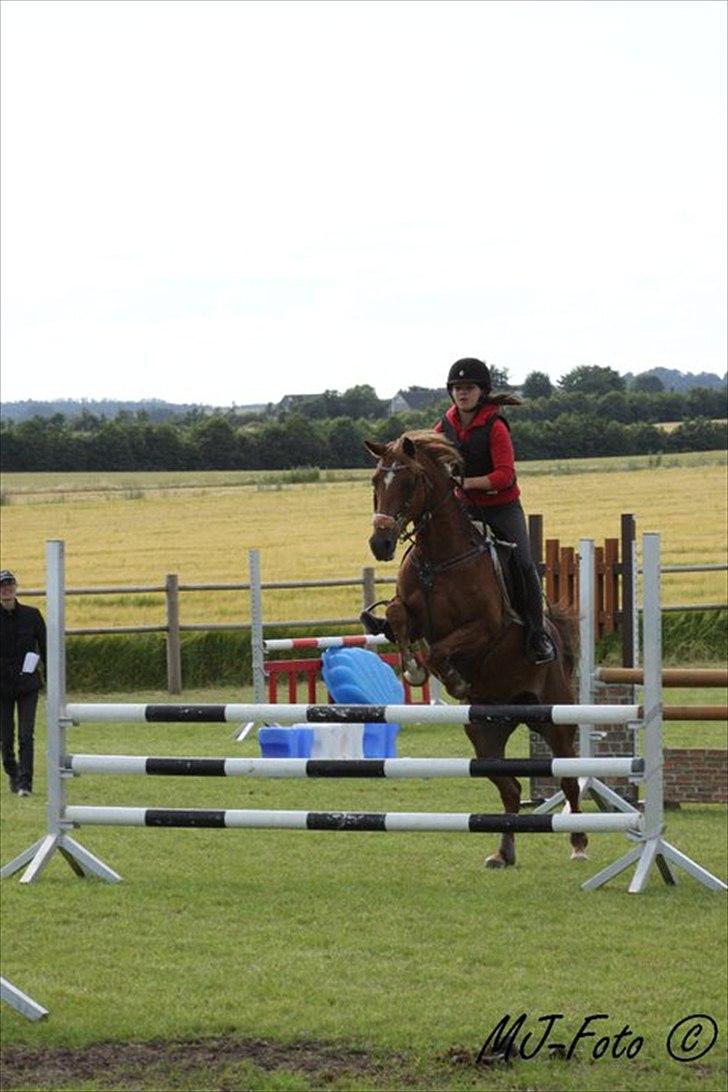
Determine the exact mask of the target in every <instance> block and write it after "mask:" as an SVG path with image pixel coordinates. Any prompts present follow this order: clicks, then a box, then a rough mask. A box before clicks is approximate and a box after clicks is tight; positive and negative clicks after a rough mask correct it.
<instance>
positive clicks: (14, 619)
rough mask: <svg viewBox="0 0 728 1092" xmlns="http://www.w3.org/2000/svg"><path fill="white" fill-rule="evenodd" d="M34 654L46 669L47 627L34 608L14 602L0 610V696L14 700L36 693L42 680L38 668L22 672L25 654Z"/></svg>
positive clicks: (41, 616)
mask: <svg viewBox="0 0 728 1092" xmlns="http://www.w3.org/2000/svg"><path fill="white" fill-rule="evenodd" d="M28 652H37V653H39V655H40V658H41V663H42V664H43V668H44V669H45V666H46V627H45V622H44V621H43V615H42V614H41V613H40V611H39V610H37V609H36V607H26V606H25V604H23V603H18V601H17V600H16V601H15V607H14V608H13V610H5V608H4V607H0V694H2V696H3V697H15V696H16V695H18V694H27V693H29V692H30V691H31V690H39V689H40V687H41V686H42V679H41V675H40V671H39V670H38V668H36V669H35V671H32V672H23V670H22V667H23V660H24V659H25V656H26V653H28Z"/></svg>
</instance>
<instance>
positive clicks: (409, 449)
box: [402, 436, 417, 459]
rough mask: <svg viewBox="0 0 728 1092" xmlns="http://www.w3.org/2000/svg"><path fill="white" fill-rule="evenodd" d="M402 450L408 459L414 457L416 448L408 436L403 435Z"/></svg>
mask: <svg viewBox="0 0 728 1092" xmlns="http://www.w3.org/2000/svg"><path fill="white" fill-rule="evenodd" d="M402 451H403V452H404V453H405V455H406V456H407V457H408V458H409V459H414V457H415V456H416V454H417V448H416V447H415V445H414V444H413V443H412V441H411V440H410V438H409V436H405V438H404V439H403V440H402Z"/></svg>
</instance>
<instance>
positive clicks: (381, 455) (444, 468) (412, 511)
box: [365, 432, 458, 561]
mask: <svg viewBox="0 0 728 1092" xmlns="http://www.w3.org/2000/svg"><path fill="white" fill-rule="evenodd" d="M413 437H414V438H413ZM365 443H366V446H367V448H368V450H369V451H370V452H371V454H372V455H373V456H374V457H375V458H376V459H377V460H378V461H377V468H376V470H375V472H374V477H373V478H372V485H373V486H374V518H373V524H374V531H373V533H372V536H371V538H370V539H369V546H370V548H371V551H372V553H373V554H374V556H375V557H376V559H377V561H391V560H392V558H393V557H394V551H395V550H396V548H397V542H398V541H399V539H400V538H401V537H402V535H403V533H404V531H405V528H406V527H407V526H408V525H409V524H413V525H414V527H415V528H416V527H417V526H418V524H419V522H420V520H421V519H422V517H423V515H424V514H425V513H426V512H427V511H428V510H429V507H430V504H431V501H432V497H433V494H434V492H436V490H437V488H438V485H443V484H444V485H446V486H447V488H449V484H448V483H449V476H450V472H451V468H452V466H453V465H454V464H456V463H457V461H458V455H457V453H456V451H455V449H454V448H453V447H452V446H451V445H450V444H449V442H448V441H447V440H446V439H445V438H444V437H442V436H440V435H439V434H438V433H434V432H422V433H412V434H408V433H405V434H404V435H403V436H400V437H399V439H398V440H393V441H392V442H391V443H388V444H376V443H372V442H370V441H369V440H366V441H365ZM431 447H432V448H435V449H436V450H435V451H434V453H433V452H432V451H430V450H429V448H431ZM447 454H449V455H450V460H449V465H448V464H446V463H445V459H444V457H443V456H444V455H447Z"/></svg>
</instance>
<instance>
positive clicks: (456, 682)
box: [445, 675, 470, 701]
mask: <svg viewBox="0 0 728 1092" xmlns="http://www.w3.org/2000/svg"><path fill="white" fill-rule="evenodd" d="M445 686H446V689H447V692H448V694H450V695H452V697H453V698H457V699H458V700H459V701H462V700H463V698H467V697H469V696H470V687H469V686H468V684H467V683H466V682H465V679H463V678H461V677H460V675H458V676H457V678H454V679H452V678H448V680H447V682H446V683H445Z"/></svg>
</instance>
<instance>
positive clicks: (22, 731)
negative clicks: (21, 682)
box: [0, 690, 38, 789]
mask: <svg viewBox="0 0 728 1092" xmlns="http://www.w3.org/2000/svg"><path fill="white" fill-rule="evenodd" d="M37 706H38V691H37V690H31V691H30V692H29V693H27V694H18V695H14V696H12V697H8V696H7V695H5V694H3V695H2V696H1V697H0V745H2V756H3V769H4V770H5V773H6V774H7V775H8V777H9V778H10V780H11V781H12V782H13V783H14V784H15V785H16V787H17V788H19V789H32V788H33V733H34V731H35V711H36V708H37ZM16 709H17V715H18V757H17V759H16V757H15V711H16Z"/></svg>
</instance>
